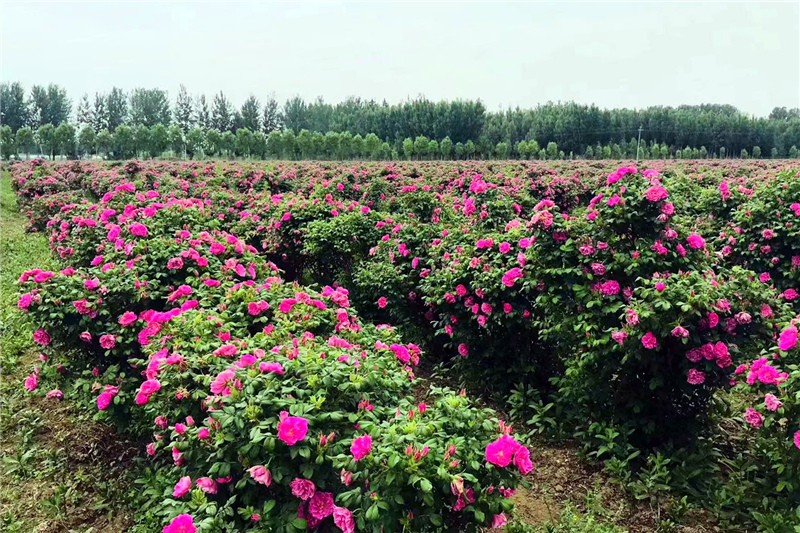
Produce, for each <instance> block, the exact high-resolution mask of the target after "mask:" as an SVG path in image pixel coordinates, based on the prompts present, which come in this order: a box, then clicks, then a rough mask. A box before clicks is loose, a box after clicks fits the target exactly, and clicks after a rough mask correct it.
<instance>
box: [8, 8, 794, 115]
mask: <svg viewBox="0 0 800 533" xmlns="http://www.w3.org/2000/svg"><path fill="white" fill-rule="evenodd" d="M0 23H1V24H2V36H1V37H0V44H1V45H2V51H1V52H0V60H1V61H2V62H1V63H0V79H2V81H20V82H22V83H23V84H24V85H25V87H26V88H27V89H29V88H30V86H31V85H33V84H47V83H58V84H60V85H63V86H64V87H66V89H67V91H68V93H69V95H70V97H71V98H72V99H73V102H74V103H77V100H78V99H79V98H80V96H81V95H82V94H83V93H89V95H90V96H91V95H93V94H94V93H95V92H98V91H100V92H106V91H108V90H109V89H111V87H113V86H118V87H121V88H123V89H125V90H126V91H128V90H131V89H133V88H136V87H145V88H152V87H159V88H163V89H166V90H167V91H169V95H170V99H172V100H173V101H174V97H175V95H176V94H177V92H178V88H179V86H180V84H184V85H185V86H186V87H187V90H188V91H189V93H191V94H200V93H205V94H206V95H207V97H208V98H209V99H210V98H211V96H212V95H213V94H214V93H215V92H218V91H220V90H222V91H223V92H224V93H225V94H226V95H227V96H228V98H230V99H231V100H232V101H233V102H234V103H236V104H237V105H239V104H241V102H243V101H244V99H245V98H247V97H248V96H249V95H250V94H253V95H255V96H257V97H259V98H261V99H262V100H263V98H264V97H265V96H268V95H270V94H271V93H274V95H275V96H276V98H277V99H278V101H280V102H282V101H284V100H285V99H287V98H290V97H292V96H294V95H300V96H302V97H303V98H305V99H307V100H313V99H315V98H316V97H317V96H322V97H323V98H324V99H325V100H326V101H327V102H334V103H335V102H339V101H341V100H343V99H345V98H347V97H348V96H360V97H362V98H365V99H375V100H378V101H382V100H384V99H385V100H387V101H388V102H390V103H397V102H400V101H402V100H405V99H407V98H414V97H416V96H419V95H424V96H426V97H428V98H430V99H433V100H441V99H448V100H451V99H456V98H462V99H477V98H480V99H481V100H482V101H483V102H484V103H485V104H486V106H487V108H488V109H490V110H492V111H495V110H498V109H504V108H507V107H517V106H519V107H534V106H536V104H538V103H544V102H547V101H567V100H574V101H577V102H580V103H585V104H591V103H594V104H596V105H598V106H600V107H604V108H613V107H630V108H641V107H647V106H650V105H670V106H677V105H681V104H699V103H721V104H732V105H734V106H736V107H737V108H739V109H740V110H742V111H744V112H746V113H748V114H754V115H759V116H766V115H767V114H769V112H770V110H771V109H772V108H773V107H776V106H786V107H800V3H798V2H796V1H795V2H791V3H767V2H750V3H732V2H727V3H698V2H694V3H678V2H661V3H646V2H635V3H601V2H582V3H567V2H556V1H553V2H545V3H500V2H492V3H409V2H397V3H390V2H372V3H341V4H322V3H236V4H232V3H227V4H224V3H199V2H195V3H164V2H160V3H145V2H136V3H68V2H64V3H35V4H34V3H7V2H3V4H2V17H0Z"/></svg>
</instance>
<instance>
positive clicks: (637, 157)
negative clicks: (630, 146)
mask: <svg viewBox="0 0 800 533" xmlns="http://www.w3.org/2000/svg"><path fill="white" fill-rule="evenodd" d="M641 143H642V126H641V125H639V140H638V141H636V166H639V145H640V144H641Z"/></svg>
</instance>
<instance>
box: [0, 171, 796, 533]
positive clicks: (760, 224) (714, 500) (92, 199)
mask: <svg viewBox="0 0 800 533" xmlns="http://www.w3.org/2000/svg"><path fill="white" fill-rule="evenodd" d="M798 170H800V168H799V167H797V164H796V162H793V161H789V160H779V159H774V160H768V161H763V160H741V161H733V160H703V161H699V160H698V161H688V160H687V161H652V162H646V163H640V165H639V167H638V168H637V167H636V166H633V162H610V161H600V160H598V161H594V160H586V161H524V160H523V161H456V162H444V161H404V162H397V163H387V162H313V161H304V162H300V161H290V162H276V161H270V162H231V161H226V162H222V161H220V162H213V161H188V162H186V161H184V162H167V161H128V162H101V161H93V162H87V161H65V162H52V161H45V160H43V159H36V160H33V161H22V162H16V163H13V164H11V165H10V166H6V167H5V171H4V176H3V188H4V191H3V209H4V211H3V217H4V218H3V226H4V229H3V239H4V241H5V242H4V243H3V251H2V254H3V255H2V262H3V267H2V275H3V292H4V294H3V299H2V304H3V310H2V342H3V357H2V370H3V373H4V383H3V392H2V403H3V411H2V414H3V418H4V420H3V432H4V436H3V462H2V468H3V476H4V478H6V483H5V487H4V489H3V495H2V504H3V508H4V509H3V512H2V520H1V521H0V528H2V529H3V530H6V531H9V532H14V531H19V532H23V531H87V532H88V531H93V532H96V531H133V532H137V533H142V532H163V533H193V532H195V531H197V532H200V533H216V532H226V533H234V532H236V533H239V532H254V533H257V532H273V531H274V532H286V533H293V532H298V531H305V530H309V531H320V532H338V531H341V532H344V533H352V532H354V531H372V532H394V531H397V532H401V531H402V532H425V531H488V530H493V529H506V530H507V531H512V532H522V533H532V532H540V531H542V532H544V531H547V532H553V533H558V532H561V533H569V532H576V533H577V532H585V533H588V532H593V531H598V532H607V533H620V532H622V531H631V532H634V531H636V532H639V531H641V532H656V531H657V532H673V531H674V532H680V531H697V532H701V531H735V532H736V531H741V532H754V531H763V532H771V533H796V532H798V531H800V346H798V327H800V172H798ZM14 202H15V203H16V205H13V203H14ZM65 457H66V459H65ZM11 480H13V481H11ZM9 485H11V487H10V486H9ZM42 509H44V510H42ZM87 524H92V526H91V527H89V526H88V525H87ZM87 527H88V529H87Z"/></svg>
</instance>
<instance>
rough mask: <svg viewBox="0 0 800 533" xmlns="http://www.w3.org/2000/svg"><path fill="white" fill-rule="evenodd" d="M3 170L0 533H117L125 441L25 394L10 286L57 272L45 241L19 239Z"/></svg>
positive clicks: (129, 493)
mask: <svg viewBox="0 0 800 533" xmlns="http://www.w3.org/2000/svg"><path fill="white" fill-rule="evenodd" d="M26 225H27V220H26V218H25V216H24V215H23V214H21V213H20V212H19V211H18V210H17V201H16V194H15V193H14V191H13V190H12V188H11V177H10V175H9V173H8V172H3V173H2V179H1V180H0V228H2V230H1V231H2V233H0V372H2V380H0V450H2V453H0V531H4V532H8V533H17V532H18V533H28V532H35V533H45V532H47V533H50V532H73V531H75V532H78V531H79V532H83V533H100V532H109V533H110V532H112V531H113V532H119V531H125V530H126V529H128V528H129V527H130V525H131V524H132V523H133V510H132V509H131V508H130V502H131V501H132V498H133V495H134V491H133V489H132V482H131V480H130V477H129V475H128V473H127V472H128V468H127V467H128V465H129V463H130V461H131V460H132V458H133V457H134V456H135V455H136V448H135V447H134V446H133V444H132V443H130V442H129V441H127V440H126V439H124V438H123V437H122V436H120V435H117V434H115V433H114V432H113V430H112V429H110V428H109V427H108V426H106V425H104V424H100V423H98V422H95V421H93V420H92V417H91V416H90V415H89V414H86V413H79V412H77V410H76V409H74V407H73V406H72V405H71V404H69V403H67V402H64V403H60V402H58V400H54V399H44V398H34V397H31V396H29V395H26V394H24V392H25V391H24V389H23V388H22V382H23V380H24V379H25V376H27V375H28V374H29V373H30V372H31V370H32V369H33V366H34V365H35V364H36V362H37V361H38V352H37V351H36V350H35V347H34V346H33V344H32V341H31V334H30V328H29V327H28V326H27V325H26V323H25V320H24V316H23V315H22V313H20V312H19V311H18V310H17V304H16V302H17V287H16V281H17V279H18V278H19V276H20V274H21V273H22V272H23V271H25V270H28V269H31V268H34V267H36V268H42V269H56V268H58V265H57V263H56V262H55V260H54V259H53V258H52V256H51V255H50V251H49V248H48V244H47V239H46V237H45V236H44V235H37V234H29V233H26V231H25V228H26Z"/></svg>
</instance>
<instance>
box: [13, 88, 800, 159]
mask: <svg viewBox="0 0 800 533" xmlns="http://www.w3.org/2000/svg"><path fill="white" fill-rule="evenodd" d="M0 123H1V124H2V139H0V143H1V144H2V148H3V156H4V157H5V158H8V157H12V156H14V155H17V154H30V153H44V154H47V155H50V156H55V155H63V156H66V157H79V156H84V155H102V156H104V157H110V158H127V157H160V156H163V155H165V154H169V155H170V156H172V157H259V158H264V157H286V158H293V159H296V158H304V159H309V158H314V159H323V158H324V159H350V158H364V159H385V158H397V157H406V158H422V159H426V158H427V159H432V158H446V159H450V158H493V157H496V158H508V157H514V158H524V159H529V158H535V159H556V158H570V157H572V158H577V157H580V158H590V159H601V158H617V157H635V155H636V150H634V149H633V148H632V146H633V144H634V143H635V144H636V145H637V147H638V152H639V156H640V157H648V158H656V157H658V158H669V157H678V158H681V157H687V154H689V155H691V156H692V157H757V158H758V157H796V156H797V152H798V150H797V145H798V144H800V109H797V108H794V109H787V108H775V109H773V111H772V112H771V113H770V115H769V116H768V117H766V118H762V117H751V116H747V115H745V114H744V113H742V112H740V111H739V110H737V109H736V108H735V107H733V106H729V105H712V104H706V105H699V106H680V107H677V108H672V107H662V106H655V107H648V108H646V109H641V110H636V109H626V108H622V109H600V108H598V107H597V106H594V105H582V104H577V103H574V102H567V103H551V102H549V103H547V104H543V105H538V106H536V107H535V108H530V109H521V108H516V109H508V110H505V111H499V112H490V111H488V110H487V109H486V107H485V106H484V104H483V103H482V102H481V101H480V100H475V101H470V100H454V101H440V102H433V101H431V100H428V99H426V98H424V97H418V98H416V99H413V100H408V101H406V102H402V103H399V104H388V103H387V102H386V101H383V102H380V103H378V102H376V101H374V100H369V101H367V100H362V99H360V98H348V99H347V100H345V101H343V102H340V103H337V104H329V103H327V102H325V101H324V100H323V99H322V98H317V99H316V100H315V101H313V102H306V101H305V100H304V99H302V98H300V97H298V96H296V97H294V98H290V99H288V100H286V101H285V102H284V103H283V104H279V103H278V101H277V100H276V99H275V97H274V96H268V97H267V98H266V99H265V100H264V101H263V102H261V101H260V100H259V99H258V98H256V97H255V96H253V95H251V96H249V97H248V98H247V99H246V100H245V101H244V102H243V103H242V105H241V106H239V107H237V106H235V105H234V104H233V103H232V102H231V100H230V99H229V98H228V97H226V96H225V94H224V93H223V92H220V93H218V94H215V95H214V96H213V98H212V99H211V100H210V102H209V100H208V99H207V98H206V96H205V95H202V94H201V95H191V94H189V93H188V91H187V90H186V88H185V87H184V86H183V85H181V87H180V91H179V92H178V94H177V96H176V98H175V100H174V102H173V101H172V100H170V98H169V95H168V93H167V91H165V90H162V89H158V88H154V89H143V88H138V89H134V90H133V91H131V92H130V93H126V92H125V91H123V90H122V89H120V88H118V87H114V88H112V89H111V90H110V91H109V92H107V93H96V94H95V95H94V97H93V98H90V97H89V95H88V94H84V95H83V96H82V97H81V98H80V99H79V100H78V102H77V105H75V106H74V113H73V102H72V100H71V99H70V98H69V96H68V95H67V91H66V90H65V89H64V88H63V87H60V86H58V85H56V84H50V85H48V86H47V87H44V86H39V85H36V86H33V87H32V88H31V90H30V91H29V92H28V91H26V90H25V88H24V87H23V86H22V84H20V83H18V82H13V83H4V84H2V87H1V93H0ZM640 128H641V141H642V142H641V143H638V140H637V139H638V135H639V129H640Z"/></svg>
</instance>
